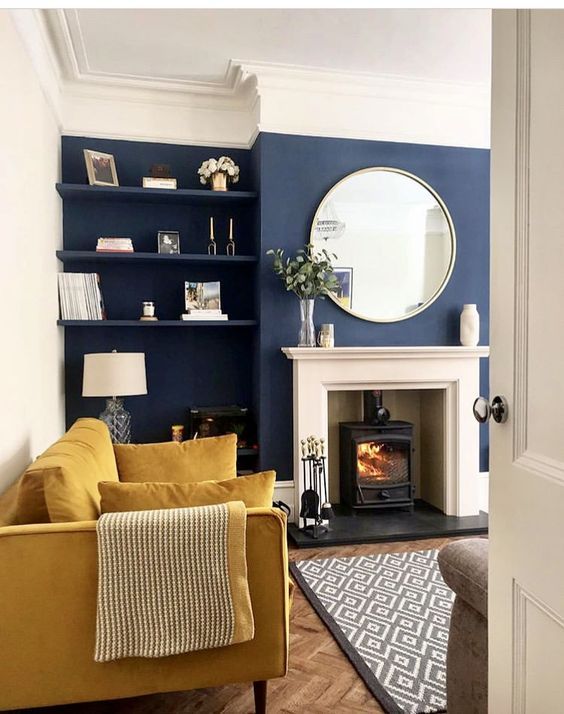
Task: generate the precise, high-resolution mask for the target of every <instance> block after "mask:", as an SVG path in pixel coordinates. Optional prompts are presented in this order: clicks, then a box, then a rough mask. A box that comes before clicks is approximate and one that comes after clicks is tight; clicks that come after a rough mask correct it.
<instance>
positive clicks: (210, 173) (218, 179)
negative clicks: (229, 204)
mask: <svg viewBox="0 0 564 714" xmlns="http://www.w3.org/2000/svg"><path fill="white" fill-rule="evenodd" d="M198 176H199V177H200V183H202V184H204V186H205V185H206V184H209V185H210V186H211V189H212V191H227V186H228V184H229V183H237V181H239V167H238V166H237V164H236V163H235V162H234V161H233V159H230V158H229V156H220V157H219V159H208V160H207V161H204V162H203V163H202V165H201V166H200V168H199V169H198Z"/></svg>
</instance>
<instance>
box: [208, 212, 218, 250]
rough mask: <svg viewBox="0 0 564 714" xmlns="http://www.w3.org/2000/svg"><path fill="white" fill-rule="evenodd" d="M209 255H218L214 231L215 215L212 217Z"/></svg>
mask: <svg viewBox="0 0 564 714" xmlns="http://www.w3.org/2000/svg"><path fill="white" fill-rule="evenodd" d="M208 255H217V246H216V243H215V236H214V232H213V216H211V217H210V242H209V243H208Z"/></svg>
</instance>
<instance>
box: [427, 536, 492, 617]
mask: <svg viewBox="0 0 564 714" xmlns="http://www.w3.org/2000/svg"><path fill="white" fill-rule="evenodd" d="M488 546H489V544H488V540H487V539H486V538H467V539H464V540H459V541H455V542H454V543H449V544H448V545H446V546H445V547H444V548H443V549H442V550H441V551H440V552H439V557H438V561H439V567H440V569H441V573H442V576H443V578H444V580H445V582H446V584H447V585H448V586H449V587H450V588H451V589H452V590H454V592H455V593H456V595H457V596H458V597H461V598H462V599H463V600H464V601H465V602H467V603H468V605H471V606H472V607H473V608H474V609H475V610H477V611H478V612H479V613H480V614H481V615H483V616H484V617H487V616H488Z"/></svg>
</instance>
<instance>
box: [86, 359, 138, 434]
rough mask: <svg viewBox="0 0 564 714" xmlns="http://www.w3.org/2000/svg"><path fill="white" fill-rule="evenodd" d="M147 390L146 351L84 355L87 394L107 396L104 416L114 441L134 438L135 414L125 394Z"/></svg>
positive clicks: (102, 418)
mask: <svg viewBox="0 0 564 714" xmlns="http://www.w3.org/2000/svg"><path fill="white" fill-rule="evenodd" d="M138 394H147V377H146V374H145V354H144V352H117V351H116V350H113V351H112V352H101V353H95V354H86V355H84V372H83V375H82V396H83V397H106V408H105V409H104V411H103V412H102V413H101V414H100V419H101V420H102V421H103V422H105V423H106V424H107V425H108V429H109V430H110V436H111V437H112V441H113V443H114V444H129V442H130V441H131V414H130V413H129V412H128V411H126V409H125V408H124V406H123V397H131V396H134V395H138Z"/></svg>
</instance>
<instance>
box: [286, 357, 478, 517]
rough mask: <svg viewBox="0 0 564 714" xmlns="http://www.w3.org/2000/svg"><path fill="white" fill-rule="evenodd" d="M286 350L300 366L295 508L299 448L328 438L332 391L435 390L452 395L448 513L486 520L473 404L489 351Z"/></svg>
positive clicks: (296, 372)
mask: <svg viewBox="0 0 564 714" xmlns="http://www.w3.org/2000/svg"><path fill="white" fill-rule="evenodd" d="M282 351H283V353H284V354H285V355H286V357H287V358H288V359H289V360H291V361H292V365H293V407H294V409H293V413H294V420H293V422H294V440H293V441H294V503H295V504H299V501H300V496H301V493H302V490H303V483H302V478H301V475H300V454H299V449H298V446H299V441H300V439H302V438H304V437H305V436H307V435H308V434H316V435H318V436H320V437H323V438H325V439H327V437H328V393H329V392H330V391H351V390H359V391H365V390H378V389H383V390H385V389H393V390H403V389H406V390H410V389H411V390H413V389H424V390H429V389H432V390H442V394H443V395H444V398H443V400H442V403H443V407H442V416H441V419H442V422H443V425H444V428H443V429H442V433H441V437H440V438H441V440H442V444H441V448H442V459H443V461H444V484H443V486H442V488H443V490H444V499H443V501H444V508H443V509H442V510H443V511H444V513H445V514H446V515H448V516H461V517H462V516H475V515H477V514H478V513H479V510H480V508H479V478H478V475H479V429H478V423H477V422H476V421H475V420H474V417H473V415H472V404H473V402H474V399H475V398H476V396H477V395H478V394H479V386H480V369H479V367H480V359H481V358H485V357H487V356H488V355H489V348H488V347H481V346H480V347H459V346H456V347H454V346H452V347H439V346H436V347H433V346H431V347H429V346H426V347H334V348H331V349H320V348H299V347H284V348H282ZM298 511H299V507H298V509H296V510H295V513H297V512H298ZM294 519H295V521H296V522H298V518H296V517H295V516H294ZM298 525H301V524H299V523H298Z"/></svg>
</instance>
